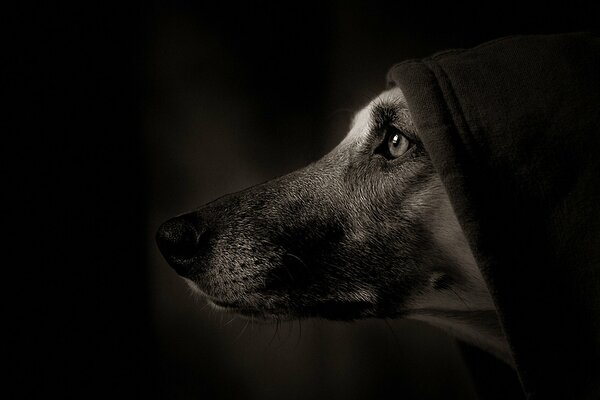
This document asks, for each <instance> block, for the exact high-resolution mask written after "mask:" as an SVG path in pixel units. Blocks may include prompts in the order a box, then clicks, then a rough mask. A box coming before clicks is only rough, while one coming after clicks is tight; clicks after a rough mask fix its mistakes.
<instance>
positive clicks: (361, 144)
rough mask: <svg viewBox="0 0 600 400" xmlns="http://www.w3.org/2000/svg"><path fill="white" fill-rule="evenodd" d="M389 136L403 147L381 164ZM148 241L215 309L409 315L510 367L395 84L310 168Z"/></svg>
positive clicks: (227, 199)
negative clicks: (442, 330) (155, 243)
mask: <svg viewBox="0 0 600 400" xmlns="http://www.w3.org/2000/svg"><path fill="white" fill-rule="evenodd" d="M398 134H400V136H397V135H398ZM392 135H394V137H393V138H392ZM392 139H394V140H395V139H398V140H399V141H400V143H401V145H402V146H403V149H404V150H403V151H402V154H400V155H398V156H392V157H390V154H389V151H388V150H389V149H388V147H389V146H390V143H391V142H390V140H392ZM397 142H398V141H395V142H394V143H397ZM157 239H158V244H159V247H160V249H161V251H162V252H163V254H164V256H165V258H166V259H167V261H168V262H169V263H170V264H171V265H172V266H173V267H174V268H175V270H176V271H177V272H178V273H179V274H180V275H181V276H183V277H184V278H185V279H186V280H187V282H188V283H189V284H190V285H191V286H192V287H193V288H194V289H195V290H198V291H200V292H201V293H202V294H204V295H205V296H206V297H207V299H208V301H209V302H210V303H211V304H212V305H214V306H215V307H216V308H218V309H221V310H227V311H231V312H235V313H239V314H243V315H246V316H253V317H260V318H279V319H281V318H304V317H323V318H328V319H336V320H353V319H360V318H370V317H375V318H396V317H406V318H414V319H419V320H423V321H427V322H429V323H432V324H434V325H436V326H439V327H441V328H443V329H445V330H447V331H449V332H451V333H452V334H454V335H456V336H458V337H460V338H462V339H464V340H467V341H469V342H471V343H474V344H476V345H478V346H480V347H482V348H484V349H486V350H488V351H490V352H492V353H493V354H495V355H497V356H498V357H499V358H501V359H503V360H505V361H506V362H508V363H512V362H511V357H510V353H509V350H508V345H507V343H506V340H505V339H504V335H503V334H502V331H501V327H500V324H499V322H498V317H497V314H496V311H495V307H494V303H493V301H492V298H491V296H490V293H489V292H488V290H487V288H486V285H485V282H484V281H483V278H482V276H481V273H480V272H479V269H478V267H477V265H476V262H475V260H474V258H473V256H472V254H471V251H470V249H469V246H468V244H467V241H466V238H465V236H464V234H463V232H462V230H461V228H460V225H459V223H458V221H457V219H456V217H455V215H454V212H453V210H452V207H451V205H450V201H449V199H448V196H447V194H446V193H445V190H444V187H443V185H442V182H441V181H440V179H439V176H438V175H437V174H436V171H435V170H434V168H433V165H432V163H431V161H430V159H429V157H428V155H427V152H426V151H425V149H424V148H423V145H422V144H421V142H420V140H419V136H418V132H417V131H416V129H415V127H414V125H413V123H412V120H411V117H410V112H409V110H408V108H407V105H406V102H405V99H404V96H403V95H402V92H401V91H400V89H398V88H394V89H391V90H388V91H385V92H383V93H382V94H381V95H380V96H378V97H377V98H375V99H374V100H373V101H371V102H370V103H369V104H368V105H367V106H366V107H365V108H363V109H362V110H361V111H359V112H358V113H357V114H356V116H355V118H354V120H353V122H352V126H351V129H350V131H349V133H348V135H347V136H346V137H345V139H344V140H343V141H342V142H341V143H340V144H339V145H338V146H337V147H336V148H335V149H334V150H333V151H331V152H330V153H329V154H327V155H326V156H324V157H323V158H322V159H321V160H319V161H318V162H315V163H313V164H311V165H308V166H307V167H305V168H303V169H301V170H298V171H295V172H292V173H290V174H288V175H285V176H283V177H280V178H277V179H274V180H272V181H269V182H266V183H264V184H261V185H258V186H254V187H251V188H248V189H246V190H244V191H241V192H238V193H234V194H231V195H227V196H224V197H222V198H220V199H217V200H215V201H213V202H211V203H209V204H207V205H205V206H203V207H200V208H199V209H197V210H195V211H194V212H191V213H187V214H184V215H182V216H179V217H176V218H174V219H172V220H169V221H167V222H166V223H165V224H163V226H162V227H161V228H160V229H159V233H158V238H157Z"/></svg>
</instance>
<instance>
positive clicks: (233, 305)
mask: <svg viewBox="0 0 600 400" xmlns="http://www.w3.org/2000/svg"><path fill="white" fill-rule="evenodd" d="M208 302H209V304H210V305H211V306H213V307H214V308H215V309H216V310H218V311H225V312H230V313H235V314H239V315H242V316H245V317H252V318H259V319H264V320H270V319H278V320H282V319H283V320H285V319H296V318H323V319H328V320H333V321H352V320H356V319H364V318H369V317H374V316H376V315H375V305H374V304H372V303H370V302H367V301H342V300H322V301H316V302H314V303H313V304H309V305H307V304H303V305H300V306H298V307H293V306H291V305H288V306H283V307H277V308H275V307H273V308H263V307H258V306H251V305H249V304H245V303H242V302H235V301H233V302H232V301H222V300H218V299H213V298H209V299H208ZM300 304H301V303H300Z"/></svg>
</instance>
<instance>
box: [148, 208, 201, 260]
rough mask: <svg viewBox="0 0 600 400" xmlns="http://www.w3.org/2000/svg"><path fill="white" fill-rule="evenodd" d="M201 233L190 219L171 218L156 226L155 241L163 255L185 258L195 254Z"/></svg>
mask: <svg viewBox="0 0 600 400" xmlns="http://www.w3.org/2000/svg"><path fill="white" fill-rule="evenodd" d="M201 235H202V232H200V231H199V230H198V229H197V228H196V227H195V226H194V225H193V224H192V223H191V222H190V221H187V220H185V219H183V218H173V219H170V220H168V221H167V222H165V223H164V224H162V225H161V226H160V228H158V232H157V234H156V242H157V244H158V248H159V249H160V251H161V252H162V253H163V255H164V256H165V257H168V258H171V257H175V258H181V259H185V258H190V257H192V256H194V255H195V254H196V252H197V251H198V247H199V245H200V236H201Z"/></svg>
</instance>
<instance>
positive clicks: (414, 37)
mask: <svg viewBox="0 0 600 400" xmlns="http://www.w3.org/2000/svg"><path fill="white" fill-rule="evenodd" d="M3 20H4V24H3V26H4V27H3V30H4V31H5V32H4V35H3V37H4V42H5V45H4V46H3V52H4V55H5V57H4V58H5V60H6V63H5V64H7V65H8V71H7V72H6V73H5V75H4V77H3V78H2V85H3V88H4V89H5V90H4V93H6V94H9V95H8V96H6V97H7V99H8V100H9V101H8V103H9V105H8V106H6V108H5V113H4V114H5V117H4V118H3V119H4V122H5V124H4V125H5V126H7V128H6V129H5V131H4V133H5V134H4V136H5V142H4V146H3V157H2V163H3V166H4V170H5V171H7V172H9V174H8V175H9V176H8V177H7V178H6V181H5V182H6V190H5V196H4V197H5V203H6V204H7V205H6V206H5V221H6V224H5V227H6V228H5V229H6V230H7V231H8V232H6V233H7V235H6V236H7V237H8V239H6V240H5V255H6V262H5V263H4V264H5V278H4V280H3V282H4V285H5V289H4V290H3V297H4V304H5V306H4V310H5V318H6V324H5V326H6V328H5V330H6V331H8V333H9V334H10V337H11V340H9V341H6V342H5V345H4V346H3V353H4V354H5V355H6V357H3V358H4V359H5V360H6V365H7V366H8V367H9V368H8V372H6V373H5V374H4V381H5V382H7V383H9V385H7V386H6V387H7V390H8V391H9V397H7V398H39V397H41V396H42V395H44V396H46V395H49V394H58V395H60V396H61V398H78V399H79V398H88V399H89V398H114V397H116V396H119V398H121V397H123V398H160V399H192V398H194V399H196V398H208V399H224V398H246V399H249V398H262V399H275V398H284V397H285V398H314V399H320V398H352V399H362V398H394V397H398V398H406V399H411V398H415V399H451V398H457V399H473V398H475V396H476V395H475V388H474V385H473V382H472V378H471V375H470V371H469V369H467V368H466V367H465V361H464V360H463V358H462V357H461V353H460V352H459V348H458V347H457V345H456V343H455V342H454V341H453V340H451V339H450V338H448V337H447V336H446V335H444V334H443V333H441V332H439V331H437V330H435V329H433V328H430V327H428V326H426V325H423V324H420V323H416V322H406V321H390V322H389V325H388V324H386V323H385V322H384V321H376V320H373V321H363V322H358V323H353V324H340V323H332V322H325V321H304V322H302V326H301V327H300V324H299V323H298V322H294V323H286V324H282V325H281V326H279V327H278V329H276V328H277V327H276V326H273V325H264V324H256V323H254V324H249V325H247V324H246V321H244V320H241V319H233V320H231V317H230V316H222V315H218V314H216V313H215V312H211V311H210V310H208V309H206V308H203V302H202V301H201V299H195V298H194V297H192V296H191V295H190V293H189V292H188V290H187V288H186V286H185V285H184V284H183V282H181V280H179V279H178V278H177V276H176V275H175V273H174V272H172V271H171V270H170V269H169V268H168V266H167V265H166V263H165V262H164V261H163V260H162V259H161V258H160V256H159V254H158V252H157V250H156V247H155V246H154V243H153V236H154V232H155V230H156V228H157V226H158V225H159V224H160V222H162V221H163V220H165V219H167V218H168V217H170V216H173V215H175V214H177V213H180V212H183V211H186V210H189V209H192V208H194V207H196V206H199V205H201V204H203V203H205V202H207V201H210V200H211V199H213V198H215V197H217V196H220V195H222V194H225V193H228V192H231V191H236V190H239V189H242V188H244V187H246V186H249V185H251V184H255V183H258V182H261V181H264V180H267V179H270V178H273V177H275V176H278V175H281V174H284V173H287V172H290V171H292V170H294V169H296V168H298V167H301V166H303V165H305V164H306V163H308V162H310V161H313V160H315V159H317V158H319V157H320V156H321V155H323V154H324V153H325V152H326V151H328V150H329V149H331V148H332V147H333V146H334V145H335V144H336V143H337V142H338V141H339V140H340V139H341V138H342V137H343V136H344V134H345V130H346V128H347V126H348V123H349V121H350V118H351V115H352V112H353V111H356V110H357V109H358V108H360V107H361V106H362V105H364V104H365V103H366V102H367V101H368V100H369V99H370V98H372V97H373V96H375V95H376V94H378V93H379V92H380V91H381V90H382V89H384V87H385V79H384V78H385V73H386V71H387V69H388V68H389V67H390V66H391V65H393V64H394V63H395V62H399V61H402V60H405V59H408V58H419V57H424V56H427V55H429V54H431V53H433V52H436V51H439V50H444V49H446V48H456V47H470V46H473V45H477V44H479V43H481V42H483V41H486V40H489V39H494V38H496V37H499V36H505V35H509V34H520V33H557V32H567V31H579V30H588V31H594V32H596V33H597V32H598V25H599V13H598V6H596V2H594V1H588V2H568V3H564V4H554V5H549V4H542V3H539V4H533V3H527V4H525V3H522V2H502V3H492V2H481V3H461V5H458V3H455V2H445V3H424V4H418V3H410V2H392V1H385V2H374V1H356V0H351V1H337V2H319V3H312V4H311V3H309V2H302V3H286V2H276V3H268V2H253V3H246V4H233V3H229V2H223V3H220V4H219V3H214V2H211V3H201V2H181V1H176V2H170V3H168V4H166V3H158V2H153V3H151V2H150V3H127V4H120V5H115V6H109V5H107V4H100V3H98V4H95V3H89V2H86V3H85V4H78V5H74V4H66V3H62V4H45V5H32V4H28V5H23V6H20V7H19V8H18V9H16V10H14V11H13V10H10V12H8V11H7V12H5V13H4V16H3ZM469 354H472V352H471V353H469ZM477 357H479V356H477ZM477 363H479V364H477V365H478V366H481V368H478V369H476V372H477V373H478V374H479V373H481V371H482V370H483V369H484V368H483V366H484V365H485V366H486V368H487V369H488V370H489V369H490V368H491V370H492V373H493V375H496V376H499V375H500V374H505V373H506V371H504V370H503V369H502V367H501V366H498V365H496V364H494V363H493V361H491V360H489V359H486V358H485V357H484V358H481V359H480V358H477ZM485 379H489V378H485ZM506 379H512V381H511V384H512V385H514V377H507V378H506ZM489 382H490V383H489V384H490V385H491V386H490V387H492V389H493V390H492V392H494V391H496V392H497V393H501V389H502V388H504V387H506V386H510V385H509V384H505V383H504V382H505V381H503V380H500V381H499V383H498V382H494V381H493V380H491V381H489ZM494 385H496V386H494ZM497 397H500V395H499V396H497Z"/></svg>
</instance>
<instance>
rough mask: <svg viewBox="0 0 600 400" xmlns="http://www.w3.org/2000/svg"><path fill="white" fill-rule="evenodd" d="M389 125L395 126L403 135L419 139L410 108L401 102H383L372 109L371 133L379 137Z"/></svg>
mask: <svg viewBox="0 0 600 400" xmlns="http://www.w3.org/2000/svg"><path fill="white" fill-rule="evenodd" d="M388 125H394V126H396V127H397V128H398V129H400V131H402V132H403V133H405V134H407V135H409V136H410V137H413V139H417V131H416V129H415V126H414V124H413V121H412V118H411V117H410V113H409V112H408V108H406V105H405V104H403V103H401V102H397V103H396V102H381V103H379V104H375V105H374V106H373V108H372V109H371V126H370V132H372V133H373V134H375V135H377V134H378V132H381V131H382V130H384V129H385V127H386V126H388Z"/></svg>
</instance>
